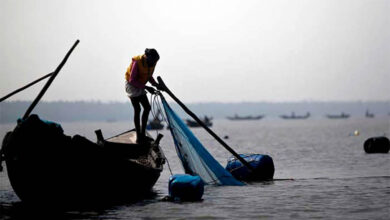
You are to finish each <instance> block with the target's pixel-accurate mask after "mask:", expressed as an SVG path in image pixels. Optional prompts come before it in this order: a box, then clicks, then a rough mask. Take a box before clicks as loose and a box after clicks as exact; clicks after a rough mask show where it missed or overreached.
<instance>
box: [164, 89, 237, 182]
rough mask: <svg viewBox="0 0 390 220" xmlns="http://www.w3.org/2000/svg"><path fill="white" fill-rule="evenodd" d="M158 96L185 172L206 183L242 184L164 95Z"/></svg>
mask: <svg viewBox="0 0 390 220" xmlns="http://www.w3.org/2000/svg"><path fill="white" fill-rule="evenodd" d="M160 96H161V102H162V104H163V107H164V110H165V114H166V118H167V121H168V124H169V128H170V130H171V133H172V137H173V140H174V143H175V148H176V152H177V155H178V157H179V158H180V160H181V162H182V165H183V168H184V171H185V173H187V174H190V175H198V176H200V177H201V178H202V180H203V181H204V182H205V183H207V184H216V185H232V186H241V185H244V184H243V183H242V182H240V181H238V180H236V179H235V178H234V177H233V176H232V175H231V174H230V173H229V172H228V171H227V170H225V169H224V168H223V167H222V166H221V165H220V164H219V163H218V161H216V160H215V159H214V157H213V156H212V155H211V154H210V153H209V152H208V151H207V150H206V149H205V148H204V147H203V145H202V143H201V142H200V141H199V140H198V139H197V138H196V136H195V135H194V134H193V133H192V132H191V130H190V129H189V128H188V127H187V125H186V124H185V123H184V122H183V121H182V120H181V119H180V118H179V117H178V116H177V114H176V113H175V112H174V111H173V110H172V108H171V107H170V106H169V105H168V103H167V102H166V100H165V99H164V97H163V96H162V95H160Z"/></svg>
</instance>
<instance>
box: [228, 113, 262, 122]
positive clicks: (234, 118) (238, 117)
mask: <svg viewBox="0 0 390 220" xmlns="http://www.w3.org/2000/svg"><path fill="white" fill-rule="evenodd" d="M226 118H227V119H229V120H234V121H238V120H259V119H262V118H264V115H258V116H251V115H250V116H238V115H237V114H235V115H234V116H233V117H226Z"/></svg>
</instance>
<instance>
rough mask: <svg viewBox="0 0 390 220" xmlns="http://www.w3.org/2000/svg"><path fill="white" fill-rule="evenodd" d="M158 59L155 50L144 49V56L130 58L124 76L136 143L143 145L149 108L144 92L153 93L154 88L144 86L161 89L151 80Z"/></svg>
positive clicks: (145, 139)
mask: <svg viewBox="0 0 390 220" xmlns="http://www.w3.org/2000/svg"><path fill="white" fill-rule="evenodd" d="M159 59H160V56H159V54H158V53H157V51H156V50H155V49H148V48H146V49H145V54H143V55H139V56H135V57H133V58H132V61H131V64H130V66H129V67H128V68H127V71H126V74H125V78H126V93H127V96H128V97H129V98H130V100H131V103H132V105H133V108H134V125H135V130H136V132H137V143H145V142H146V141H147V137H146V135H145V130H146V124H147V122H148V117H149V112H150V109H151V107H150V104H149V101H148V97H147V96H146V91H145V90H147V91H148V92H150V93H152V94H153V93H154V88H153V87H149V86H146V85H145V84H146V83H147V82H150V83H151V84H152V85H153V86H155V87H156V88H157V89H160V90H161V89H162V88H161V86H160V85H159V84H158V83H157V82H156V80H155V79H154V78H153V72H154V68H155V66H156V64H157V61H158V60H159ZM140 105H142V107H143V109H144V111H143V113H142V121H141V122H142V124H141V125H142V126H140V113H141V106H140Z"/></svg>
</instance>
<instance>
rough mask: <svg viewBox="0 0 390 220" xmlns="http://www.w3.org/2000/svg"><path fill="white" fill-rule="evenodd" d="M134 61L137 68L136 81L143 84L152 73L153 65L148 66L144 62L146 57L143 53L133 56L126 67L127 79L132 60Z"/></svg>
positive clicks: (129, 76) (129, 74)
mask: <svg viewBox="0 0 390 220" xmlns="http://www.w3.org/2000/svg"><path fill="white" fill-rule="evenodd" d="M134 61H136V65H137V68H138V77H137V79H136V80H137V81H138V82H140V83H143V84H146V83H147V82H148V80H149V79H150V77H151V76H152V75H153V72H154V66H153V67H148V65H147V64H146V59H145V57H144V56H143V55H139V56H135V57H133V59H132V61H131V64H130V66H129V67H128V68H127V71H126V74H125V78H126V80H127V81H129V80H130V79H131V72H132V69H133V62H134Z"/></svg>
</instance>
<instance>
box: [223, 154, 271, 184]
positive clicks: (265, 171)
mask: <svg viewBox="0 0 390 220" xmlns="http://www.w3.org/2000/svg"><path fill="white" fill-rule="evenodd" d="M240 156H241V157H242V158H244V160H246V161H247V162H248V163H249V164H250V165H251V166H252V168H253V171H250V170H249V169H248V168H247V167H246V166H244V165H243V164H242V163H241V161H239V160H238V159H236V158H235V157H234V156H231V157H230V158H229V159H228V163H227V165H226V170H228V171H229V172H230V173H231V174H232V175H233V176H234V177H235V178H236V179H238V180H243V181H262V180H272V179H273V177H274V172H275V167H274V162H273V160H272V158H271V157H270V156H268V155H264V154H240Z"/></svg>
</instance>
